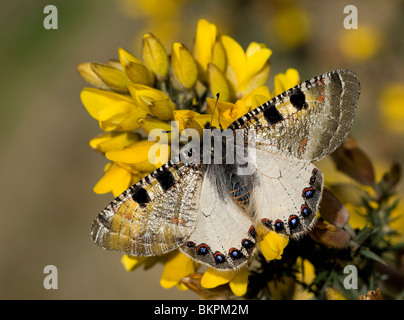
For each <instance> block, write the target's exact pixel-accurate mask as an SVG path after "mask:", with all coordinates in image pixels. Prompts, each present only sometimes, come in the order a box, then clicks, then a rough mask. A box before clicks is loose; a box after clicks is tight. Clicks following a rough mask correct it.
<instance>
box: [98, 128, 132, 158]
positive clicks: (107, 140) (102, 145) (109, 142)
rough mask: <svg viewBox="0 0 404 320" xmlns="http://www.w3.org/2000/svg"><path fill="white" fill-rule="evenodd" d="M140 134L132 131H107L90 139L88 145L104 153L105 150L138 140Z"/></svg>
mask: <svg viewBox="0 0 404 320" xmlns="http://www.w3.org/2000/svg"><path fill="white" fill-rule="evenodd" d="M139 140H140V136H139V134H137V133H133V132H107V133H102V134H100V135H98V136H96V137H95V138H94V139H92V140H90V147H91V148H93V149H95V150H97V151H100V152H102V153H105V152H107V151H116V150H121V149H123V148H125V147H127V146H128V145H130V144H132V143H134V142H136V141H139Z"/></svg>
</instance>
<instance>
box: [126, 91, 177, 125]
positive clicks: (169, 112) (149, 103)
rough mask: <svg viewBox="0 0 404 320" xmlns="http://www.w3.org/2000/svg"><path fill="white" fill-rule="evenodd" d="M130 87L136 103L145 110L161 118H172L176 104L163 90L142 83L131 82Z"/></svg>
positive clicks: (165, 119)
mask: <svg viewBox="0 0 404 320" xmlns="http://www.w3.org/2000/svg"><path fill="white" fill-rule="evenodd" d="M128 89H129V92H130V94H131V95H132V98H133V100H134V101H135V103H136V104H137V105H138V106H139V107H141V108H143V110H145V111H146V112H150V113H151V114H152V115H153V116H155V117H158V118H159V119H160V120H164V121H167V120H170V119H172V117H173V110H174V109H175V104H174V103H173V102H172V101H171V100H170V97H169V96H168V95H167V94H165V93H164V92H163V91H161V90H158V89H154V88H150V87H147V86H144V85H140V84H129V85H128ZM143 118H145V117H143Z"/></svg>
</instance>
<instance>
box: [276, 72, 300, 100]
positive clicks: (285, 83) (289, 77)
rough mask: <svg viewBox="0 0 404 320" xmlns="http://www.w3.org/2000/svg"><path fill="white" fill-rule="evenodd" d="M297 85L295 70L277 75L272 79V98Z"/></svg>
mask: <svg viewBox="0 0 404 320" xmlns="http://www.w3.org/2000/svg"><path fill="white" fill-rule="evenodd" d="M299 83H300V78H299V72H298V71H297V70H296V69H293V68H290V69H288V70H286V72H285V73H278V74H277V75H276V76H275V79H274V96H277V95H278V94H281V93H282V92H285V91H286V90H288V89H290V88H292V87H294V86H296V85H298V84H299Z"/></svg>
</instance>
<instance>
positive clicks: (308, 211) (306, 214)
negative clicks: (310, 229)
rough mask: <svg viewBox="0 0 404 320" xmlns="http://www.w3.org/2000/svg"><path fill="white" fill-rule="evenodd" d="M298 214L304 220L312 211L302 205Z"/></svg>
mask: <svg viewBox="0 0 404 320" xmlns="http://www.w3.org/2000/svg"><path fill="white" fill-rule="evenodd" d="M300 212H301V213H302V216H303V217H305V218H306V217H308V216H309V215H310V214H311V212H312V211H311V210H310V208H309V207H308V206H307V205H305V204H303V205H302V207H301V209H300Z"/></svg>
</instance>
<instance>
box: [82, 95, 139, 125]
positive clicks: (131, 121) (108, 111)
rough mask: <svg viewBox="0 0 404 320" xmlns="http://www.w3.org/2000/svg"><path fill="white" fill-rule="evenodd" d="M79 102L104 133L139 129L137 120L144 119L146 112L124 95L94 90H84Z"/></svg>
mask: <svg viewBox="0 0 404 320" xmlns="http://www.w3.org/2000/svg"><path fill="white" fill-rule="evenodd" d="M80 98H81V101H82V103H83V105H84V106H85V108H86V109H87V111H88V113H89V114H90V115H91V116H92V117H93V118H94V119H96V120H98V122H99V124H100V128H101V129H102V130H104V131H112V130H118V131H132V130H136V129H137V128H139V124H138V123H137V120H138V119H140V118H145V117H146V115H147V112H146V111H144V110H143V109H142V108H140V107H139V106H137V105H136V104H135V103H134V102H133V100H132V99H131V98H130V97H129V96H126V95H122V94H118V93H113V92H108V91H104V90H99V89H94V88H84V89H83V91H81V94H80Z"/></svg>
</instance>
